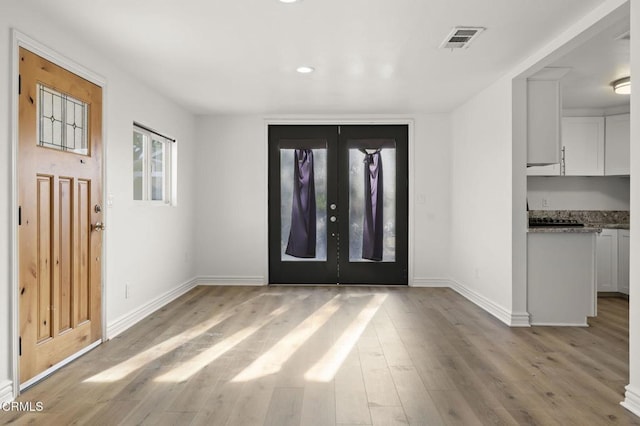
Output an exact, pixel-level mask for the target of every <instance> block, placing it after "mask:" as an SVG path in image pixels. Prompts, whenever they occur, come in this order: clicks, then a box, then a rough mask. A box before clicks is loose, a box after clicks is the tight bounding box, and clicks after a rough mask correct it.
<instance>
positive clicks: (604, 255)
mask: <svg viewBox="0 0 640 426" xmlns="http://www.w3.org/2000/svg"><path fill="white" fill-rule="evenodd" d="M596 265H597V267H596V269H597V281H596V282H597V288H598V291H618V230H617V229H603V230H602V232H601V233H600V234H598V236H597V237H596Z"/></svg>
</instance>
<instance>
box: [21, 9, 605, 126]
mask: <svg viewBox="0 0 640 426" xmlns="http://www.w3.org/2000/svg"><path fill="white" fill-rule="evenodd" d="M23 1H25V2H27V3H28V4H29V5H31V6H33V11H34V13H44V14H46V16H47V17H48V18H50V19H53V20H55V21H56V22H59V23H60V25H63V26H64V27H66V31H69V32H70V33H73V34H77V35H78V37H81V38H82V39H83V40H84V41H85V42H86V43H87V44H89V45H90V46H91V47H92V48H94V49H96V50H98V51H100V52H101V54H103V55H104V56H105V57H107V58H111V59H112V60H114V61H116V62H117V63H118V64H119V65H120V66H121V67H122V68H123V69H124V70H125V71H126V72H128V73H129V74H132V75H134V76H136V77H138V78H139V79H140V80H141V81H144V82H146V83H147V84H148V85H150V86H151V87H153V88H155V89H156V90H158V91H160V92H162V93H164V94H165V95H166V96H167V97H169V98H171V99H173V100H174V101H176V102H177V103H179V104H180V105H182V106H184V107H185V108H187V109H188V110H190V111H192V112H193V113H195V114H234V113H262V114H278V113H286V114H292V113H295V114H375V113H384V114H389V113H398V114H401V113H411V112H447V111H450V110H452V109H453V108H455V107H456V106H458V105H460V104H461V103H462V102H464V101H465V100H467V99H469V98H470V97H471V96H472V95H473V94H475V93H477V92H479V91H480V90H482V89H483V88H484V87H486V86H488V85H489V84H491V83H492V82H493V81H495V80H497V79H498V78H499V77H500V76H501V75H502V74H504V73H505V72H506V71H508V70H509V69H510V68H511V67H513V66H515V65H516V64H518V63H519V62H520V61H521V60H523V59H525V58H526V57H527V56H529V55H530V54H531V53H532V52H533V51H535V50H536V49H538V48H541V47H542V46H543V45H544V44H545V43H547V42H549V41H551V40H552V39H553V38H555V37H556V36H557V35H559V34H560V33H561V32H562V31H563V30H564V29H566V28H567V27H568V26H569V25H571V24H572V23H574V22H575V21H577V20H578V19H580V18H581V17H582V16H584V15H585V14H587V13H588V12H589V11H591V10H592V9H593V8H595V7H597V6H599V5H600V4H602V3H603V2H604V1H603V0H563V1H557V0H464V1H463V0H458V1H451V0H428V1H427V0H394V1H383V0H302V1H300V2H299V3H294V4H284V3H280V2H279V1H277V0H228V1H222V0H189V1H176V0H155V1H153V2H150V1H144V0H92V1H86V0H56V1H50V0H23ZM36 11H39V12H36ZM458 25H461V26H482V27H486V28H487V30H486V31H484V32H483V33H482V34H480V36H479V37H478V38H477V39H476V40H475V41H474V42H473V43H472V45H471V46H470V47H469V48H468V49H465V50H455V51H450V50H445V49H439V45H440V44H441V43H442V41H443V40H444V38H445V37H446V36H447V35H448V34H449V32H450V31H451V29H452V27H454V26H458ZM300 65H309V66H312V67H315V69H316V71H315V72H314V73H312V74H305V75H303V74H298V73H297V72H296V71H295V69H296V67H298V66H300ZM96 71H99V70H96Z"/></svg>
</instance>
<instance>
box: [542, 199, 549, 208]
mask: <svg viewBox="0 0 640 426" xmlns="http://www.w3.org/2000/svg"><path fill="white" fill-rule="evenodd" d="M542 207H549V200H547V199H546V198H543V199H542Z"/></svg>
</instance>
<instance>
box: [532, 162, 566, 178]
mask: <svg viewBox="0 0 640 426" xmlns="http://www.w3.org/2000/svg"><path fill="white" fill-rule="evenodd" d="M527 176H560V164H549V165H548V166H530V167H527Z"/></svg>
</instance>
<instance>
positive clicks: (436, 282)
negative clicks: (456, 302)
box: [409, 277, 451, 288]
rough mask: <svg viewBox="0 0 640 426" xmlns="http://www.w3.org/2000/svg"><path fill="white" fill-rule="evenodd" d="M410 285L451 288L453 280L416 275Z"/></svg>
mask: <svg viewBox="0 0 640 426" xmlns="http://www.w3.org/2000/svg"><path fill="white" fill-rule="evenodd" d="M409 287H424V288H442V287H444V288H451V280H450V279H449V278H421V277H415V278H413V281H412V283H411V285H410V286H409Z"/></svg>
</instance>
